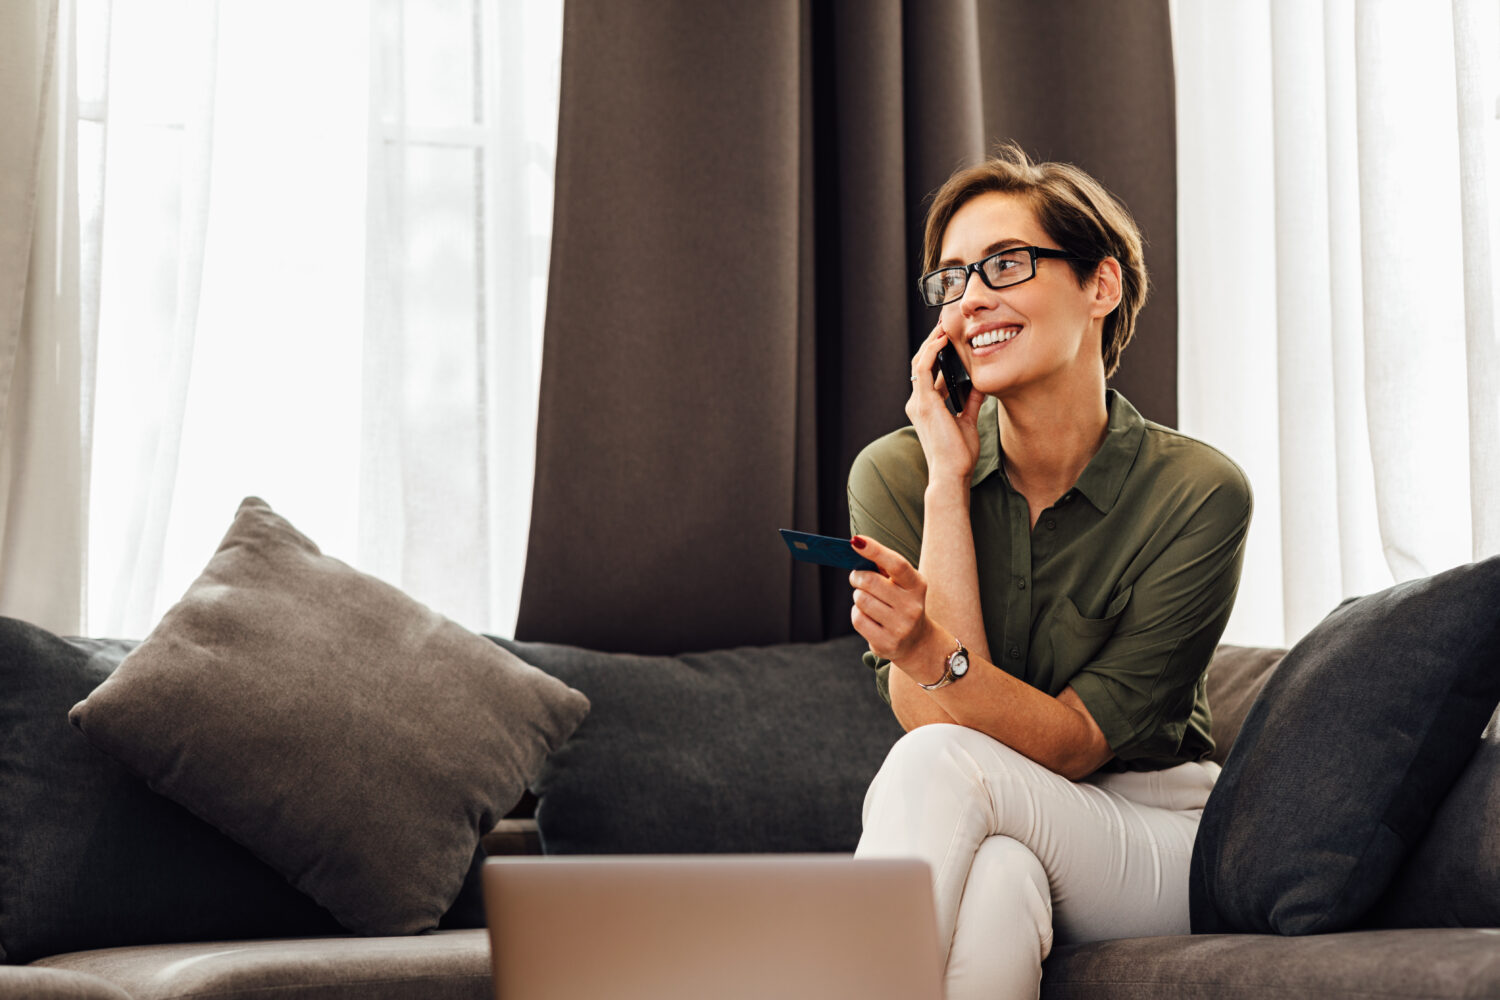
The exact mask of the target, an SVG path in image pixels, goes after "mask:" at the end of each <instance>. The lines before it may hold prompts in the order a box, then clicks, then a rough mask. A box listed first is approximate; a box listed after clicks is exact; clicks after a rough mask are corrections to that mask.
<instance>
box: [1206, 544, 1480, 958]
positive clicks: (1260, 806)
mask: <svg viewBox="0 0 1500 1000" xmlns="http://www.w3.org/2000/svg"><path fill="white" fill-rule="evenodd" d="M1497 607H1500V557H1496V558H1493V559H1488V560H1485V561H1483V562H1478V563H1472V564H1469V565H1466V566H1460V567H1457V568H1455V569H1452V570H1448V571H1447V572H1444V573H1439V574H1437V575H1435V576H1432V577H1428V578H1425V579H1422V580H1414V581H1410V582H1408V583H1403V584H1398V585H1397V586H1394V587H1391V588H1389V589H1388V590H1384V591H1382V592H1380V593H1378V594H1374V595H1371V596H1369V597H1364V598H1359V599H1357V600H1351V601H1347V602H1345V603H1344V604H1343V605H1340V606H1339V607H1338V608H1337V609H1335V611H1334V612H1333V613H1332V614H1330V615H1329V616H1328V617H1327V618H1326V619H1324V620H1323V621H1322V622H1320V623H1319V624H1318V625H1317V627H1315V628H1314V629H1313V630H1312V631H1311V632H1309V633H1308V635H1307V636H1306V637H1305V638H1304V639H1303V640H1302V641H1301V642H1298V643H1297V644H1296V645H1295V646H1294V647H1293V648H1292V649H1291V650H1290V651H1289V652H1288V653H1287V654H1286V657H1285V658H1284V659H1283V660H1282V661H1281V664H1280V666H1279V667H1277V669H1276V672H1275V673H1274V674H1273V675H1272V676H1271V678H1270V680H1268V681H1267V682H1266V685H1265V687H1264V688H1263V689H1262V691H1261V693H1260V697H1259V698H1258V699H1257V700H1256V702H1255V705H1254V707H1252V708H1251V710H1250V712H1249V714H1248V716H1247V717H1246V719H1245V724H1244V726H1243V727H1242V728H1241V730H1240V733H1239V738H1238V739H1237V740H1236V742H1235V745H1234V748H1233V750H1231V752H1230V754H1229V759H1228V761H1227V762H1226V763H1225V766H1224V770H1223V773H1222V774H1221V775H1220V777H1219V781H1218V784H1217V786H1216V787H1215V789H1214V792H1213V794H1212V795H1211V796H1210V797H1209V800H1208V804H1207V806H1206V807H1205V809H1204V811H1203V819H1202V822H1201V824H1200V826H1199V828H1198V836H1197V841H1196V843H1195V845H1194V849H1193V859H1192V867H1191V875H1190V880H1189V890H1190V901H1191V908H1192V926H1193V930H1194V931H1195V932H1198V933H1203V932H1209V933H1214V932H1226V931H1251V932H1260V933H1266V932H1271V933H1279V934H1312V933H1319V932H1325V931H1334V930H1339V929H1342V928H1345V927H1348V926H1350V925H1352V924H1353V923H1354V922H1355V921H1356V920H1358V919H1359V918H1360V917H1361V916H1362V915H1363V914H1364V913H1365V912H1366V911H1367V910H1368V909H1369V908H1370V907H1371V906H1372V905H1373V904H1374V902H1375V900H1376V899H1377V898H1378V897H1379V896H1380V895H1381V893H1382V892H1384V891H1385V889H1386V887H1387V886H1388V885H1389V884H1390V882H1391V879H1392V877H1393V876H1394V875H1395V873H1396V869H1397V866H1398V865H1399V864H1400V863H1401V860H1402V858H1403V857H1404V856H1405V855H1406V853H1407V852H1408V851H1409V850H1410V849H1411V848H1412V847H1413V846H1414V845H1415V844H1416V843H1417V841H1418V840H1420V839H1421V837H1422V834H1423V833H1424V831H1425V830H1426V828H1427V825H1428V823H1429V821H1430V820H1431V818H1432V815H1433V813H1434V811H1435V810H1436V808H1437V805H1438V803H1439V802H1441V801H1442V799H1443V796H1444V795H1445V794H1446V793H1447V791H1448V789H1449V788H1450V787H1451V786H1452V785H1453V783H1454V781H1455V779H1456V778H1457V777H1458V774H1459V772H1460V771H1461V770H1462V768H1463V767H1464V765H1465V763H1466V762H1467V761H1468V760H1469V758H1470V757H1471V756H1472V755H1473V753H1474V750H1475V748H1476V746H1477V745H1478V741H1479V736H1480V733H1481V732H1482V731H1483V729H1484V726H1485V723H1486V721H1487V720H1488V719H1489V717H1490V714H1491V713H1492V712H1493V711H1494V708H1495V703H1496V701H1497V699H1500V669H1497V664H1500V615H1497V614H1496V610H1495V609H1496V608H1497Z"/></svg>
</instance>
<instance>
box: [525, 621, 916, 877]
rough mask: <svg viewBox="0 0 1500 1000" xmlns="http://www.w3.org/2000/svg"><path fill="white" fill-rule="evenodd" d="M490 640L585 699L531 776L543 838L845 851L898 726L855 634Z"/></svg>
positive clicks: (572, 846)
mask: <svg viewBox="0 0 1500 1000" xmlns="http://www.w3.org/2000/svg"><path fill="white" fill-rule="evenodd" d="M496 641H497V642H500V643H501V644H502V645H503V646H505V648H507V649H510V650H513V651H514V652H516V653H517V655H519V656H520V657H521V658H522V659H524V660H526V661H527V662H529V663H533V664H535V665H537V666H539V667H541V668H542V669H543V670H546V671H547V672H548V673H550V674H552V675H553V676H555V677H558V678H560V679H561V680H563V681H565V682H566V683H568V684H570V685H572V686H573V687H576V688H578V690H580V691H582V692H583V693H584V694H586V695H588V697H589V700H590V701H591V702H592V703H593V706H594V707H593V710H592V711H591V712H590V714H589V717H588V719H586V720H585V721H584V723H583V725H581V726H579V728H578V731H577V732H576V733H574V735H573V738H572V739H571V740H569V741H568V742H567V744H566V745H564V746H563V747H562V749H560V750H558V751H557V752H556V753H554V754H553V755H552V756H551V757H550V758H548V760H547V763H546V765H545V766H544V767H543V768H542V771H541V773H540V775H539V776H538V777H537V779H536V781H535V782H534V790H535V792H536V793H537V796H538V804H537V810H536V821H537V828H538V830H539V832H540V835H541V842H542V848H543V850H544V851H546V852H547V853H551V854H608V853H644V854H653V853H685V854H697V853H716V852H733V853H742V852H748V853H753V852H760V851H852V850H853V849H854V845H855V844H856V843H857V842H858V840H859V832H860V807H861V804H862V803H863V801H864V795H865V789H866V787H867V786H868V785H869V783H870V779H871V778H873V777H874V776H875V772H876V771H877V770H879V768H880V764H881V762H882V761H883V760H884V759H885V755H886V752H887V751H888V750H889V749H890V747H891V744H892V743H894V742H895V741H896V739H897V738H898V737H899V736H900V735H901V726H900V725H899V724H898V723H897V722H896V720H895V717H894V716H892V715H891V711H890V709H889V708H888V707H887V706H886V705H885V703H884V702H883V701H881V700H880V698H879V696H878V695H876V693H875V688H874V685H872V684H871V683H870V675H869V672H868V671H867V670H865V669H864V667H863V665H862V664H861V661H860V655H861V654H862V653H863V652H864V651H865V649H866V648H867V647H866V644H865V642H864V640H863V639H861V638H859V637H858V636H849V637H845V638H841V639H834V640H831V641H829V642H824V643H812V644H787V645H781V646H766V647H745V648H740V649H729V650H720V651H715V652H707V653H687V654H683V655H681V656H630V655H624V654H611V653H599V652H591V651H588V650H583V649H577V648H574V647H570V646H556V645H548V644H544V643H517V642H512V641H509V640H496Z"/></svg>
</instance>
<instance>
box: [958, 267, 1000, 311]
mask: <svg viewBox="0 0 1500 1000" xmlns="http://www.w3.org/2000/svg"><path fill="white" fill-rule="evenodd" d="M968 277H969V280H968V281H967V282H966V283H965V284H964V294H963V297H962V298H960V299H959V300H958V306H959V308H960V309H961V310H963V314H964V315H965V316H972V315H973V314H974V313H975V312H977V311H979V310H980V309H987V308H989V307H990V306H991V305H992V304H993V302H994V294H995V291H994V289H992V288H991V287H990V286H989V285H986V284H985V283H984V279H983V278H981V277H980V276H979V272H977V271H970V272H969V276H968Z"/></svg>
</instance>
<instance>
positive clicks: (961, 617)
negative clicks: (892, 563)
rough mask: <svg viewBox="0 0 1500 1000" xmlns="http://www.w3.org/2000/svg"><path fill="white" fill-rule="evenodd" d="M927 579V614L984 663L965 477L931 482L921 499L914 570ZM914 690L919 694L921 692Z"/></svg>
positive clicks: (985, 652) (987, 654) (987, 651)
mask: <svg viewBox="0 0 1500 1000" xmlns="http://www.w3.org/2000/svg"><path fill="white" fill-rule="evenodd" d="M917 569H918V570H920V571H921V573H922V576H923V577H924V578H925V579H926V580H927V615H928V617H930V618H931V619H932V620H933V621H935V622H937V623H938V624H940V625H942V626H943V627H944V628H946V629H947V630H948V631H949V632H951V633H953V634H954V635H956V636H959V637H960V638H961V639H962V640H963V644H964V645H965V646H967V647H968V648H969V649H970V651H972V652H973V653H975V654H977V655H978V656H980V657H982V658H984V659H986V660H988V659H990V644H989V640H988V639H987V637H986V636H985V634H984V612H983V609H982V607H981V605H980V602H979V567H978V564H977V562H976V560H975V556H974V530H973V528H972V526H971V525H970V523H969V482H968V478H967V477H964V478H963V479H962V480H959V481H954V482H947V481H944V482H931V483H929V484H928V486H927V492H926V494H925V495H924V497H923V513H922V555H921V563H920V564H919V565H918V567H917ZM916 690H918V691H921V689H920V688H917V689H916Z"/></svg>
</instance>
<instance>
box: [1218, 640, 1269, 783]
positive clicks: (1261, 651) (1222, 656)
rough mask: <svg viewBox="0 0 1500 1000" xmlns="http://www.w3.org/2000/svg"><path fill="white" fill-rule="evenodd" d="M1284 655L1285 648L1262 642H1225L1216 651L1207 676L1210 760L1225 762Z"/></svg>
mask: <svg viewBox="0 0 1500 1000" xmlns="http://www.w3.org/2000/svg"><path fill="white" fill-rule="evenodd" d="M1285 655H1286V650H1284V649H1273V648H1268V647H1260V646H1229V645H1224V646H1220V647H1219V648H1218V649H1217V650H1215V651H1214V658H1213V662H1212V663H1210V664H1209V665H1208V675H1207V680H1206V683H1207V686H1208V707H1209V709H1210V710H1211V711H1212V712H1213V722H1212V727H1211V729H1210V731H1209V735H1210V736H1212V737H1213V741H1214V749H1213V753H1212V754H1211V755H1210V756H1209V759H1210V760H1212V761H1214V762H1215V763H1217V764H1220V765H1222V764H1223V763H1224V761H1226V760H1227V759H1228V758H1229V750H1230V748H1231V747H1232V746H1234V741H1235V737H1237V736H1238V735H1239V732H1240V727H1241V726H1243V725H1244V724H1245V716H1246V715H1247V714H1249V712H1250V706H1251V705H1253V704H1255V699H1256V698H1257V697H1259V696H1260V689H1261V688H1263V687H1265V684H1266V681H1267V680H1269V679H1270V677H1271V674H1272V673H1273V672H1274V671H1275V670H1276V667H1277V665H1278V664H1280V663H1281V658H1282V657H1283V656H1285Z"/></svg>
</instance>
